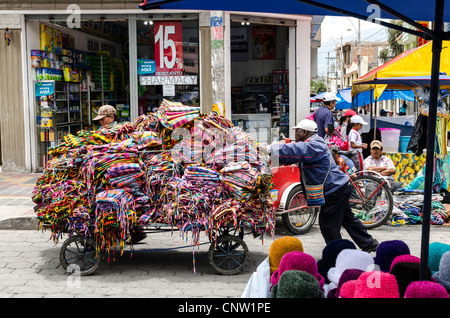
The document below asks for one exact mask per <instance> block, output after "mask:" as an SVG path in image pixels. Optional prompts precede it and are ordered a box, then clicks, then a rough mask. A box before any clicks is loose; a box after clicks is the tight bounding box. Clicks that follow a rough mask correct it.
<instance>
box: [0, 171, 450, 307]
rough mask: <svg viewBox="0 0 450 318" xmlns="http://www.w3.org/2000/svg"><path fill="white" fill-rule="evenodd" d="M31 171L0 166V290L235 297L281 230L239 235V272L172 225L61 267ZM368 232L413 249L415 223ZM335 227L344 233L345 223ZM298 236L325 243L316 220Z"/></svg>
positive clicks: (308, 246)
mask: <svg viewBox="0 0 450 318" xmlns="http://www.w3.org/2000/svg"><path fill="white" fill-rule="evenodd" d="M38 176H39V174H9V173H0V297H2V298H30V297H37V298H92V297H106V298H112V297H121V298H124V297H130V298H137V297H152V298H172V297H176V298H190V299H193V298H206V297H208V298H211V297H218V298H219V297H220V298H226V297H230V298H239V297H240V296H241V294H242V292H243V291H244V288H245V286H246V284H247V281H248V279H249V277H250V275H251V274H252V272H253V271H254V270H255V269H256V267H257V266H258V265H259V264H260V263H261V261H262V260H264V258H266V257H267V255H268V253H269V248H270V244H271V243H272V242H273V241H274V240H275V239H276V238H279V237H281V236H283V235H288V234H289V233H288V232H287V231H286V230H285V229H284V228H283V225H282V223H281V220H278V222H277V226H276V233H275V236H274V237H265V238H264V242H262V241H261V240H259V239H254V238H253V237H252V236H251V235H248V236H246V237H245V238H244V239H245V242H246V244H247V245H248V248H249V252H250V261H249V263H248V265H247V267H246V268H245V269H244V271H243V272H242V273H240V274H238V275H234V276H224V275H220V274H216V272H215V271H214V270H213V268H212V267H211V265H209V263H208V249H209V243H207V242H208V240H207V239H206V238H205V237H202V238H201V239H200V242H201V243H207V244H203V245H201V246H200V247H198V248H195V250H193V248H192V247H191V246H190V245H189V244H190V238H189V237H188V238H187V239H186V238H184V239H183V238H181V237H180V233H179V232H173V233H171V232H164V233H152V234H149V236H148V237H147V238H146V239H145V240H144V241H143V243H142V244H138V245H137V246H135V248H136V250H141V251H142V250H143V252H135V253H133V255H132V256H131V255H130V253H129V252H126V253H124V255H123V256H121V257H120V256H119V257H116V258H115V260H112V259H111V260H110V261H109V262H108V260H107V258H106V259H104V260H103V261H102V263H101V264H100V267H99V268H98V269H97V270H96V271H95V273H94V274H93V275H91V276H82V277H80V276H74V275H68V274H66V273H65V271H64V269H63V268H62V267H61V265H60V261H59V253H60V249H61V245H62V243H63V242H64V240H65V239H66V238H67V237H63V238H62V239H61V240H60V242H59V243H58V244H56V245H55V243H54V242H53V241H52V240H49V239H50V232H42V231H40V230H37V225H36V224H37V223H36V219H35V217H34V216H35V215H34V212H33V202H32V201H31V192H32V189H33V186H34V184H35V182H36V179H37V177H38ZM369 232H370V233H371V234H372V235H373V236H374V237H375V238H376V239H377V240H378V241H379V242H382V241H385V240H394V239H400V240H403V241H405V242H406V243H407V244H408V246H409V247H410V250H411V253H412V254H413V255H416V256H420V244H421V226H420V225H410V226H403V227H388V226H382V227H380V228H377V229H373V230H370V231H369ZM449 234H450V228H449V227H446V226H432V227H431V237H430V243H431V242H434V241H437V242H449V241H450V235H449ZM342 235H343V237H344V238H349V237H348V235H347V233H346V232H345V231H343V232H342ZM298 238H299V239H300V240H301V241H302V243H303V246H304V250H305V252H306V253H308V254H310V255H312V256H313V257H315V258H316V259H320V258H321V255H322V250H323V248H324V247H325V243H324V241H323V238H322V236H321V234H320V231H319V228H318V226H317V225H315V226H314V227H313V229H312V230H311V231H310V232H309V233H307V234H305V235H301V236H298ZM180 247H182V248H180ZM175 248H176V249H175ZM158 249H159V250H158ZM193 252H194V253H193ZM373 255H375V254H373ZM130 256H131V257H130ZM194 257H195V273H194V267H193V260H194Z"/></svg>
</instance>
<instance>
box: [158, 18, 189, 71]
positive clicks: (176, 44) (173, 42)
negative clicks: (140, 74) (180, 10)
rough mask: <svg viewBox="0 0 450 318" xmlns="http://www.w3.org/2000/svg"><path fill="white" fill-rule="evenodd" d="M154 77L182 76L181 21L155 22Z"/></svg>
mask: <svg viewBox="0 0 450 318" xmlns="http://www.w3.org/2000/svg"><path fill="white" fill-rule="evenodd" d="M154 36H155V64H156V71H155V75H156V76H181V75H183V43H182V39H183V27H182V24H181V21H155V22H154Z"/></svg>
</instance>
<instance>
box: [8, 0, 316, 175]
mask: <svg viewBox="0 0 450 318" xmlns="http://www.w3.org/2000/svg"><path fill="white" fill-rule="evenodd" d="M138 4H139V3H138V2H136V1H131V0H108V1H85V0H78V1H77V0H71V1H38V2H36V1H27V0H24V1H20V2H16V1H7V2H6V3H5V2H2V3H0V31H1V32H2V34H5V37H6V34H8V38H9V40H10V41H9V43H6V41H5V45H0V114H1V116H0V150H1V156H0V158H1V165H2V171H3V172H11V171H18V172H37V171H41V170H42V169H43V167H44V165H45V162H46V160H48V157H47V151H46V150H47V148H48V147H50V146H54V145H56V144H58V143H59V142H62V141H64V137H66V136H68V135H69V134H76V133H77V132H78V131H79V130H83V129H96V128H97V127H96V123H95V122H93V120H92V119H93V118H94V117H95V115H96V112H97V111H98V108H99V107H100V106H101V105H104V104H110V105H113V106H115V107H116V109H117V110H118V113H119V120H121V121H132V120H134V119H135V118H137V117H138V116H140V115H142V114H146V113H148V112H152V111H154V110H155V109H156V108H157V107H158V106H159V104H160V102H161V101H162V100H163V99H168V100H176V101H180V102H182V103H184V104H186V105H197V106H200V107H201V110H202V112H203V113H209V112H211V110H212V109H213V108H214V109H217V110H219V111H220V112H221V113H222V114H223V115H224V116H225V117H227V118H229V119H231V120H233V122H234V123H235V124H236V125H242V126H243V128H244V129H250V128H251V129H255V130H256V132H257V135H258V136H257V137H258V138H259V139H261V140H262V141H268V142H271V141H272V140H274V139H277V138H282V137H283V136H285V137H288V136H291V137H293V136H292V133H293V131H292V129H289V127H293V126H294V125H295V123H296V122H298V121H299V120H300V119H302V118H304V117H305V116H306V115H308V114H309V86H310V74H311V52H314V48H313V47H312V45H311V43H312V42H314V47H315V48H316V47H317V45H318V44H317V38H319V39H320V33H319V32H318V30H319V29H320V21H321V19H320V18H319V19H315V20H314V22H313V17H311V16H301V15H282V14H270V13H264V14H256V13H252V12H238V13H236V12H227V11H215V12H212V11H182V10H166V11H164V10H151V11H142V10H140V9H138V8H137V6H138ZM318 24H319V26H317V25H318ZM312 30H313V31H312ZM316 36H317V38H316Z"/></svg>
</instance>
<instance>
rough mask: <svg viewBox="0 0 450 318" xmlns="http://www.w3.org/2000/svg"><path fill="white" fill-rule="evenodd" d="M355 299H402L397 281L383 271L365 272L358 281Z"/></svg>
mask: <svg viewBox="0 0 450 318" xmlns="http://www.w3.org/2000/svg"><path fill="white" fill-rule="evenodd" d="M354 298H400V294H399V291H398V284H397V280H396V279H395V276H394V275H392V274H389V273H385V272H382V271H371V272H364V273H362V274H361V276H359V278H358V279H357V280H356V286H355V294H354Z"/></svg>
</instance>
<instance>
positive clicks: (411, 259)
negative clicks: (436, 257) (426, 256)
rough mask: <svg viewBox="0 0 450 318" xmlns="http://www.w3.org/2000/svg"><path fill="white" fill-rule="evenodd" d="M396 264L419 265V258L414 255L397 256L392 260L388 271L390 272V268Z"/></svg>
mask: <svg viewBox="0 0 450 318" xmlns="http://www.w3.org/2000/svg"><path fill="white" fill-rule="evenodd" d="M397 263H417V264H420V258H418V257H417V256H414V255H410V254H405V255H399V256H396V257H395V258H394V260H393V261H392V263H391V268H390V269H389V271H391V270H392V267H393V266H394V265H395V264H397Z"/></svg>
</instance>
